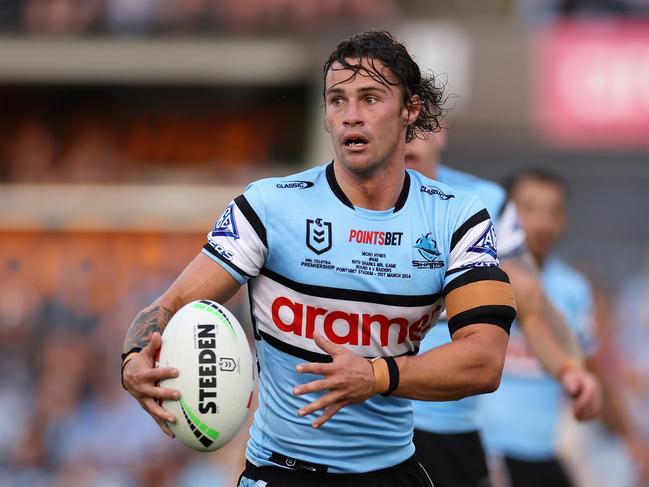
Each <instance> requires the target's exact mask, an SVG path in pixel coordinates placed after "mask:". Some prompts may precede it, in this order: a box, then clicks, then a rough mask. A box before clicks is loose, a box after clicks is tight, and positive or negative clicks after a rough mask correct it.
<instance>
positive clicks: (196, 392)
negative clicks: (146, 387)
mask: <svg viewBox="0 0 649 487" xmlns="http://www.w3.org/2000/svg"><path fill="white" fill-rule="evenodd" d="M158 363H159V366H160V367H176V368H177V369H178V377H175V378H172V379H165V380H164V381H161V382H160V386H162V387H168V388H173V389H177V390H178V391H179V392H180V400H179V401H172V400H164V401H163V403H162V407H164V408H165V409H166V410H167V411H169V412H170V413H172V414H173V415H174V416H175V417H176V423H167V424H168V425H169V427H170V428H171V430H172V431H173V432H174V433H175V435H176V437H177V438H178V439H179V440H180V441H182V442H183V443H184V444H185V445H187V446H189V447H191V448H193V449H195V450H199V451H213V450H216V449H218V448H221V447H222V446H224V445H225V444H226V443H227V442H228V441H230V440H231V439H232V437H233V436H234V435H235V434H236V433H237V432H238V431H239V429H240V428H241V425H242V424H243V422H244V421H245V419H246V416H247V415H248V412H249V411H250V404H251V402H252V392H253V387H254V378H253V373H254V372H253V360H252V353H251V352H250V347H249V346H248V340H247V339H246V335H245V333H244V332H243V329H242V328H241V325H240V324H239V322H238V321H237V319H236V318H235V317H234V316H233V315H232V313H230V312H229V311H228V310H227V309H226V308H225V307H223V306H222V305H220V304H218V303H215V302H214V301H208V300H201V301H194V302H191V303H189V304H186V305H185V306H183V307H182V308H181V309H180V310H178V312H177V313H176V314H175V315H173V317H172V318H171V320H170V321H169V323H168V324H167V327H166V328H165V330H164V332H163V334H162V348H161V349H160V356H159V358H158Z"/></svg>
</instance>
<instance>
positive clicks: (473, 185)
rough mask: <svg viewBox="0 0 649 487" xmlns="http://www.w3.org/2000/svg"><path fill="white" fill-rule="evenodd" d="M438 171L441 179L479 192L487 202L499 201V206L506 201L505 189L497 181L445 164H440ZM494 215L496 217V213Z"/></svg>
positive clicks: (464, 188)
mask: <svg viewBox="0 0 649 487" xmlns="http://www.w3.org/2000/svg"><path fill="white" fill-rule="evenodd" d="M437 171H438V177H439V179H440V181H443V182H444V183H446V184H448V185H450V186H452V187H455V188H458V189H459V190H464V191H470V192H472V193H474V194H477V195H478V197H479V198H480V199H481V200H482V201H484V202H485V203H486V204H488V203H489V202H492V201H493V202H497V203H498V205H499V206H502V204H503V203H504V201H505V197H506V192H505V189H504V188H503V187H502V186H501V185H500V184H498V183H496V182H495V181H490V180H489V179H484V178H481V177H478V176H476V175H474V174H469V173H467V172H464V171H459V170H457V169H453V168H450V167H448V166H444V165H440V166H439V168H438V170H437ZM493 216H494V217H495V216H496V215H493Z"/></svg>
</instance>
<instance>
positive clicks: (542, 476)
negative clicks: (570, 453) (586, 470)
mask: <svg viewBox="0 0 649 487" xmlns="http://www.w3.org/2000/svg"><path fill="white" fill-rule="evenodd" d="M505 466H506V467H507V473H508V474H509V480H510V484H511V487H571V486H572V482H571V481H570V477H569V476H568V474H567V472H566V470H565V469H564V468H563V465H561V462H559V460H557V459H556V458H554V459H552V460H545V461H542V462H529V461H526V460H518V459H516V458H512V457H508V456H505Z"/></svg>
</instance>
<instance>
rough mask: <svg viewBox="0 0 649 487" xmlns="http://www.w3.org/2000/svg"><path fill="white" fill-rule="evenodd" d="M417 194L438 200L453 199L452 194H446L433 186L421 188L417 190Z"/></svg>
mask: <svg viewBox="0 0 649 487" xmlns="http://www.w3.org/2000/svg"><path fill="white" fill-rule="evenodd" d="M419 192H420V193H428V194H430V195H434V196H439V199H440V200H450V199H451V198H455V195H454V194H446V193H445V192H444V191H442V190H441V189H439V188H437V187H435V186H422V187H421V188H419Z"/></svg>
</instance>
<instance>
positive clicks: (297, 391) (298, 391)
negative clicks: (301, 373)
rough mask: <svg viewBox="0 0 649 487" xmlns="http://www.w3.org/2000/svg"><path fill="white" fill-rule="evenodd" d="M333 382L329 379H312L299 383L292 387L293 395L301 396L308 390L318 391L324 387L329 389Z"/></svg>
mask: <svg viewBox="0 0 649 487" xmlns="http://www.w3.org/2000/svg"><path fill="white" fill-rule="evenodd" d="M332 386H333V382H332V381H331V380H329V379H321V380H314V381H313V382H308V383H306V384H300V385H299V386H295V387H294V388H293V395H295V396H301V395H302V394H306V393H308V392H318V391H324V390H326V389H331V388H332Z"/></svg>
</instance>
